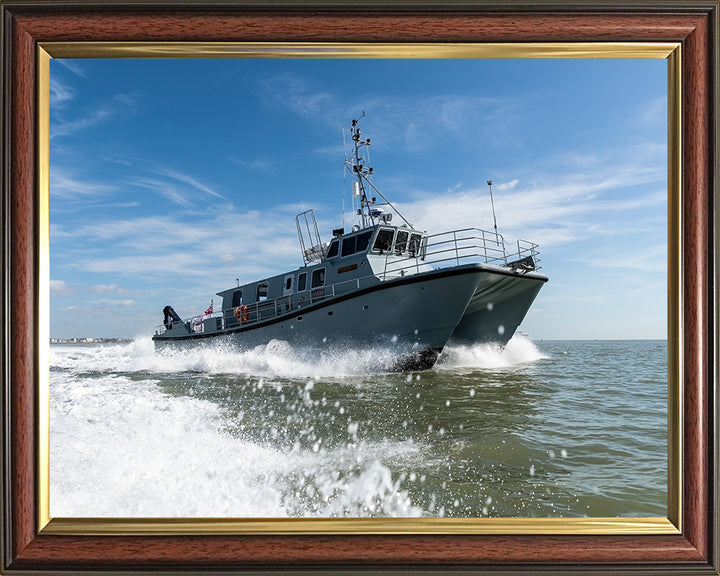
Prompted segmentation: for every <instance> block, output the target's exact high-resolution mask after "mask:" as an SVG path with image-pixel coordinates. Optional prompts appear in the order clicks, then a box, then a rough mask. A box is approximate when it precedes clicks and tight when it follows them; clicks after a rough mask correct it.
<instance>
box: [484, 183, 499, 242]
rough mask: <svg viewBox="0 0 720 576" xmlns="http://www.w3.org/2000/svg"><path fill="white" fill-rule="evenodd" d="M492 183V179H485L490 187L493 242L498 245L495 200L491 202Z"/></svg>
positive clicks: (491, 199)
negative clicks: (493, 231)
mask: <svg viewBox="0 0 720 576" xmlns="http://www.w3.org/2000/svg"><path fill="white" fill-rule="evenodd" d="M492 183H493V181H492V180H488V181H487V185H488V187H489V188H490V206H491V207H492V213H493V225H494V226H495V243H496V244H497V245H498V246H499V245H500V241H499V240H498V231H497V218H495V202H493V195H492Z"/></svg>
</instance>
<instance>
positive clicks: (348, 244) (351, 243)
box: [342, 236, 357, 256]
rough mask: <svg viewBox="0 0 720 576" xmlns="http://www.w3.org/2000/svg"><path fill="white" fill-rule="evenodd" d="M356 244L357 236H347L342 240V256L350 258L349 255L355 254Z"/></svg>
mask: <svg viewBox="0 0 720 576" xmlns="http://www.w3.org/2000/svg"><path fill="white" fill-rule="evenodd" d="M356 242H357V236H348V237H347V238H343V245H342V255H343V256H350V254H355V243H356Z"/></svg>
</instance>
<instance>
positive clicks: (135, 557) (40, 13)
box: [0, 0, 719, 574]
mask: <svg viewBox="0 0 720 576" xmlns="http://www.w3.org/2000/svg"><path fill="white" fill-rule="evenodd" d="M0 7H1V12H0V16H1V17H2V35H3V36H2V75H1V76H0V79H1V82H2V83H1V86H0V94H1V95H2V96H1V98H2V102H1V103H2V166H1V171H0V185H1V186H2V200H3V201H2V208H1V210H2V213H1V217H2V224H3V226H2V231H3V232H2V251H1V254H2V256H1V257H2V259H3V261H2V286H3V307H2V312H1V314H2V320H3V323H2V325H3V334H2V337H1V340H2V378H3V382H2V421H3V426H2V438H1V440H2V469H1V473H2V485H3V495H2V498H3V500H2V510H3V517H2V524H1V525H0V529H1V530H2V564H0V570H1V571H7V572H8V573H18V574H19V573H37V572H43V573H49V572H61V571H73V572H78V571H86V572H92V573H99V572H103V571H111V570H113V571H118V570H121V571H124V572H130V571H141V572H147V571H162V572H163V573H167V572H178V573H179V572H188V571H193V572H213V573H217V572H221V571H222V572H235V571H237V572H268V571H277V572H291V571H292V572H296V571H306V572H310V573H317V572H322V571H331V572H345V571H362V572H368V571H380V572H408V571H410V572H422V571H426V572H443V573H446V572H447V573H450V572H467V571H471V572H498V571H502V572H503V573H523V574H527V573H531V572H534V573H547V572H578V573H596V572H601V571H602V572H606V573H629V572H633V573H638V572H643V573H648V572H658V573H660V572H662V573H683V574H686V573H697V574H718V569H719V568H718V567H719V563H718V553H719V551H718V509H717V503H718V489H717V480H718V479H717V459H718V457H717V449H718V443H717V401H718V398H717V375H718V374H717V354H718V352H717V344H718V343H717V328H718V306H717V304H718V294H717V286H716V276H717V271H718V267H717V264H718V262H717V256H718V254H717V248H718V246H717V229H716V227H717V224H718V223H717V206H716V199H717V185H718V182H717V175H718V147H717V121H718V108H717V89H718V54H717V53H718V14H719V10H718V8H719V5H718V1H717V0H713V1H704V0H697V1H692V0H686V1H673V0H668V1H663V0H656V1H655V2H633V3H632V4H628V3H620V2H612V1H605V2H597V3H595V2H590V3H579V2H562V1H555V2H543V1H540V2H534V3H532V5H528V4H524V3H521V2H518V3H497V2H487V3H466V2H447V3H443V4H429V3H392V2H386V3H377V2H371V3H370V4H369V5H365V4H363V5H362V6H358V5H356V4H355V3H351V2H316V3H309V2H299V3H295V2H278V3H275V2H255V3H252V2H242V1H234V2H233V1H225V2H222V1H214V2H213V1H211V2H202V3H200V2H159V1H149V2H140V1H137V0H125V1H121V0H109V1H102V2H101V1H97V0H96V1H82V0H76V1H67V0H50V1H47V0H46V1H43V2H40V1H38V0H29V1H27V0H26V1H21V0H5V1H2V3H1V4H0ZM351 22H352V25H350V23H351ZM348 41H351V42H367V43H402V44H413V43H425V42H433V43H463V42H467V43H530V42H539V43H574V42H605V43H613V42H636V43H643V42H667V43H678V44H679V45H680V57H679V62H678V65H679V67H680V86H681V89H680V95H679V98H680V100H679V104H680V109H681V119H680V120H681V126H682V131H681V134H680V138H679V139H678V140H679V142H680V150H679V151H678V155H679V158H680V167H679V169H678V172H677V175H678V177H679V178H680V189H681V193H680V199H681V200H680V202H681V204H680V206H679V210H678V222H677V224H678V227H679V231H678V233H679V237H680V239H681V246H682V253H681V254H680V255H678V256H679V258H680V261H681V264H680V274H681V277H680V281H681V286H682V288H681V289H680V290H679V292H680V293H679V294H677V301H678V302H680V306H679V308H680V310H677V311H675V312H676V313H675V314H674V316H675V317H676V318H678V319H679V320H678V322H679V326H676V328H678V330H677V331H678V333H679V334H680V337H679V340H680V341H679V342H678V343H677V344H678V348H679V350H680V351H681V361H680V362H678V364H677V367H678V370H679V378H680V390H681V391H682V399H681V400H682V401H681V402H680V406H679V407H678V409H679V410H680V420H681V427H682V436H681V438H682V441H681V444H682V446H680V447H679V449H680V450H681V452H682V460H681V470H680V471H679V475H680V482H679V484H680V485H681V490H680V495H679V498H680V502H679V505H680V506H679V509H680V510H681V517H680V518H678V526H679V528H678V530H677V531H676V532H675V533H661V534H651V533H615V534H613V533H609V534H601V535H597V534H585V533H577V534H572V533H571V534H567V533H563V534H552V533H546V534H538V533H533V534H523V533H522V530H520V531H519V532H520V533H517V532H515V531H514V533H513V534H509V533H500V532H497V533H482V534H470V533H463V532H462V531H459V532H453V533H447V534H442V533H440V534H438V533H434V534H426V533H422V532H420V531H415V532H413V530H412V529H409V530H408V531H407V532H402V531H396V532H393V533H392V534H390V535H387V534H380V533H372V532H369V533H357V534H352V533H350V534H348V533H345V532H337V533H335V532H333V531H326V532H322V533H313V532H307V533H286V532H281V531H277V532H272V531H269V532H263V531H262V530H261V531H255V532H241V533H238V534H231V533H229V532H228V531H218V532H217V533H215V534H212V533H197V532H193V529H192V527H190V528H189V529H187V530H183V529H182V523H180V524H178V526H177V529H176V530H173V531H171V532H170V533H167V534H163V533H161V532H158V531H157V530H155V531H151V532H150V533H148V534H142V533H141V532H142V529H141V528H142V525H141V524H139V526H140V529H138V528H137V526H136V529H135V530H134V531H131V532H128V533H123V530H122V529H119V530H117V531H116V532H115V533H114V534H113V535H111V536H109V535H100V534H94V535H93V534H87V535H83V534H77V533H64V534H63V533H58V532H57V531H48V530H45V529H44V526H43V525H42V522H41V519H40V518H41V515H40V512H39V511H40V508H41V505H40V499H41V498H44V495H43V494H41V490H39V489H38V479H39V476H40V468H41V467H42V466H43V463H42V462H41V456H40V454H39V452H40V450H39V449H38V446H39V443H40V442H41V441H42V434H41V431H40V430H39V425H38V422H39V417H38V406H39V405H40V404H41V401H40V398H39V395H40V394H42V391H41V390H40V387H39V385H38V382H39V378H40V373H41V371H42V364H41V362H42V352H41V350H40V349H39V348H40V347H39V346H38V342H39V341H40V337H39V334H38V330H39V328H38V326H39V325H40V322H39V320H40V313H41V312H39V300H40V279H39V278H38V274H39V273H38V270H39V268H40V266H39V262H40V260H41V259H42V258H43V257H44V256H43V255H42V254H41V247H40V244H41V243H40V241H39V239H38V235H39V230H41V229H42V225H41V223H40V222H39V220H40V218H41V216H39V212H40V210H39V204H40V200H39V198H38V193H37V191H38V189H39V182H40V180H41V179H42V178H47V174H46V173H44V167H43V166H41V165H40V163H39V162H38V152H37V151H38V149H39V147H40V146H41V145H42V143H41V140H42V138H41V137H40V134H41V131H42V129H43V128H44V127H43V126H41V123H42V122H43V121H44V120H43V118H41V117H40V115H39V114H38V106H37V102H38V78H39V77H40V72H39V66H40V65H41V64H40V62H41V58H40V56H39V55H40V51H41V46H42V44H43V43H53V42H56V43H67V44H68V45H72V44H73V43H82V42H118V43H120V42H122V43H127V42H145V43H147V42H184V43H188V42H300V43H304V42H313V43H334V42H348ZM670 170H671V172H672V170H673V167H672V166H671V168H670ZM671 225H672V223H671ZM672 315H673V310H672V309H671V316H672ZM670 324H672V321H671V322H670ZM671 331H672V327H671Z"/></svg>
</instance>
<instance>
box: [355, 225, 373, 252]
mask: <svg viewBox="0 0 720 576" xmlns="http://www.w3.org/2000/svg"><path fill="white" fill-rule="evenodd" d="M372 233H373V231H372V230H367V231H365V232H363V233H362V234H358V236H357V245H356V246H355V250H356V251H357V252H365V250H367V247H368V242H370V236H372Z"/></svg>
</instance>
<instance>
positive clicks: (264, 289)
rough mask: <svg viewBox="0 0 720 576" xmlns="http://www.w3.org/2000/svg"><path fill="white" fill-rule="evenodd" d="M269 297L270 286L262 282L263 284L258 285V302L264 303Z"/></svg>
mask: <svg viewBox="0 0 720 576" xmlns="http://www.w3.org/2000/svg"><path fill="white" fill-rule="evenodd" d="M267 295H268V285H267V282H262V283H261V284H258V286H257V301H258V302H263V301H265V300H267Z"/></svg>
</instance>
